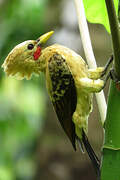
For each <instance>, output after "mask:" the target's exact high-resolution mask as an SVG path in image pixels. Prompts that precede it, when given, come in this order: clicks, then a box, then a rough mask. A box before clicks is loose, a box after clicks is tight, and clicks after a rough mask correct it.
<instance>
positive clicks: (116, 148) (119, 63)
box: [101, 0, 120, 180]
mask: <svg viewBox="0 0 120 180" xmlns="http://www.w3.org/2000/svg"><path fill="white" fill-rule="evenodd" d="M105 3H106V7H107V12H108V18H109V24H110V30H111V38H112V45H113V54H114V68H115V73H116V75H117V77H118V78H120V32H119V24H118V19H117V16H116V11H115V7H114V3H113V0H105ZM119 85H120V84H119ZM119 107H120V90H119V88H116V83H114V82H111V86H110V90H109V97H108V107H107V116H106V122H105V142H104V145H103V158H102V166H101V180H106V179H109V180H115V178H116V179H120V168H119V167H120V111H119Z"/></svg>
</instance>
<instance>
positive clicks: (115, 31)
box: [105, 0, 120, 78]
mask: <svg viewBox="0 0 120 180" xmlns="http://www.w3.org/2000/svg"><path fill="white" fill-rule="evenodd" d="M105 3H106V7H107V12H108V18H109V24H110V30H111V37H112V44H113V53H114V59H115V63H114V66H115V71H116V74H117V76H118V77H119V78H120V31H119V23H118V18H117V16H116V11H115V7H114V2H113V0H105Z"/></svg>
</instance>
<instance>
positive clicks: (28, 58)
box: [2, 31, 104, 171]
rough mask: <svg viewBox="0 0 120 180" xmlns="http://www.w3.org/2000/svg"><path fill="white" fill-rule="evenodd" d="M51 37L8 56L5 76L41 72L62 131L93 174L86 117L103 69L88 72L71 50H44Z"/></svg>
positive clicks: (53, 47)
mask: <svg viewBox="0 0 120 180" xmlns="http://www.w3.org/2000/svg"><path fill="white" fill-rule="evenodd" d="M52 34H53V31H50V32H48V33H46V34H44V35H42V36H40V37H39V38H38V39H37V40H28V41H25V42H23V43H21V44H19V45H17V46H15V47H14V49H13V50H12V51H11V52H10V53H9V54H8V56H7V57H6V59H5V61H4V63H3V65H2V67H3V68H4V71H5V72H6V74H7V75H8V76H16V77H17V78H18V79H23V78H26V79H30V78H31V75H32V74H38V75H39V74H40V72H43V73H44V74H45V77H46V86H47V89H48V93H49V96H50V99H51V102H52V104H53V106H54V109H55V112H56V114H57V117H58V120H59V121H60V123H61V126H62V128H63V129H64V131H65V133H66V134H67V136H68V137H69V139H70V141H71V143H72V145H73V147H74V149H75V150H76V139H77V140H78V139H79V141H80V143H81V145H82V143H83V144H84V146H85V148H86V150H87V152H88V154H89V156H90V158H91V160H92V162H93V164H94V165H95V166H96V167H95V168H96V171H97V170H98V169H99V160H98V158H97V157H96V155H95V153H94V151H93V150H92V147H91V146H90V144H89V142H88V139H87V136H86V134H87V132H88V116H89V114H90V112H91V111H92V96H93V93H97V92H100V91H101V90H102V89H103V87H104V81H103V80H101V79H100V77H101V75H102V74H103V72H104V68H103V67H98V68H96V69H88V66H87V64H86V63H85V61H84V60H83V59H82V57H81V56H80V55H78V54H77V53H75V52H74V51H73V50H71V49H69V48H67V47H64V46H61V45H59V44H54V45H51V46H48V47H46V48H43V45H44V44H45V43H46V41H47V40H48V39H49V38H50V36H51V35H52Z"/></svg>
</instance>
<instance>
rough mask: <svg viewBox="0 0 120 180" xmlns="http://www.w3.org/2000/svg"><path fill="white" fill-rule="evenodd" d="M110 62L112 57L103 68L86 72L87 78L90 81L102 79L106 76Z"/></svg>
mask: <svg viewBox="0 0 120 180" xmlns="http://www.w3.org/2000/svg"><path fill="white" fill-rule="evenodd" d="M112 61H113V55H112V56H111V57H110V58H109V59H108V61H107V63H106V65H105V67H98V68H95V69H89V70H88V73H89V75H88V77H89V78H90V79H94V80H95V79H100V78H101V77H103V76H104V75H105V74H106V72H107V70H108V68H109V66H110V64H111V63H112Z"/></svg>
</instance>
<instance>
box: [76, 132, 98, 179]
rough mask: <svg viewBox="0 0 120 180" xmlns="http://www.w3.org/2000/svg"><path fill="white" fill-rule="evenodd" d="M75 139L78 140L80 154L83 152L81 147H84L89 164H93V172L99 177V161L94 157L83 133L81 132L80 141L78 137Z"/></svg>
mask: <svg viewBox="0 0 120 180" xmlns="http://www.w3.org/2000/svg"><path fill="white" fill-rule="evenodd" d="M77 139H78V142H79V145H80V149H81V150H82V152H83V145H84V147H85V149H86V151H87V153H88V155H89V158H90V159H91V162H92V164H93V167H94V169H95V172H96V174H97V176H98V177H100V161H99V159H98V157H97V156H96V154H95V152H94V150H93V148H92V146H91V145H90V143H89V141H88V138H87V136H86V134H85V132H84V131H82V140H80V139H79V138H78V137H77Z"/></svg>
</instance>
